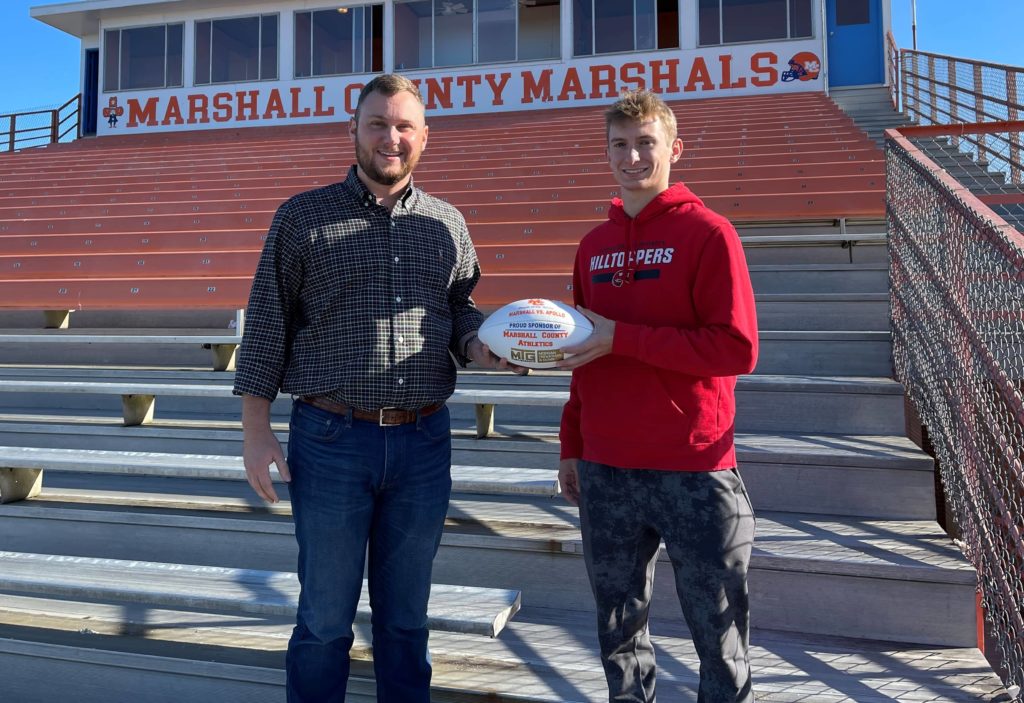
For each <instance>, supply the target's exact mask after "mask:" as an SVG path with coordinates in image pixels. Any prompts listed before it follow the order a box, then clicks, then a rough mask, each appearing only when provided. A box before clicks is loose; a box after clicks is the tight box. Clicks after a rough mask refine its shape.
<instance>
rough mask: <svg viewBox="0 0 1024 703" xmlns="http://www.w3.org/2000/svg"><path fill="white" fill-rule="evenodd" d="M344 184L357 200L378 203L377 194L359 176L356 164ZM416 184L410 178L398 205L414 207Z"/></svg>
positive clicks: (351, 168)
mask: <svg viewBox="0 0 1024 703" xmlns="http://www.w3.org/2000/svg"><path fill="white" fill-rule="evenodd" d="M342 185H343V186H344V187H345V189H346V190H347V191H348V192H349V194H351V195H352V197H353V198H355V199H356V201H357V202H360V203H362V204H363V205H376V204H377V196H375V195H374V194H373V193H371V192H370V190H369V189H368V188H367V187H366V184H365V183H363V181H362V179H360V178H359V171H358V169H357V168H356V166H354V165H353V166H351V167H350V168H349V170H348V176H347V177H346V178H345V180H344V181H343V183H342ZM417 190H418V189H417V188H416V185H415V184H414V183H413V179H412V178H410V179H409V185H408V186H407V187H406V189H405V192H403V193H402V195H401V196H399V198H398V203H397V207H401V208H402V209H404V210H409V209H411V208H412V206H413V204H414V203H415V202H416V198H415V194H416V192H417Z"/></svg>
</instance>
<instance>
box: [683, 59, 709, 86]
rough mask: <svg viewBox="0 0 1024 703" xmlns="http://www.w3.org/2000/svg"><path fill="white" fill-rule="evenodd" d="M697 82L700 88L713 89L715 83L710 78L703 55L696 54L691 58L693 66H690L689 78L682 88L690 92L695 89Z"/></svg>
mask: <svg viewBox="0 0 1024 703" xmlns="http://www.w3.org/2000/svg"><path fill="white" fill-rule="evenodd" d="M697 83H700V84H701V90H702V91H703V90H714V89H715V84H714V82H712V80H711V72H710V71H709V70H708V65H707V62H705V61H704V57H702V56H698V57H697V58H695V59H694V60H693V67H692V68H690V80H688V81H687V82H686V85H685V86H684V87H683V90H684V91H686V92H687V93H692V92H693V91H695V90H697Z"/></svg>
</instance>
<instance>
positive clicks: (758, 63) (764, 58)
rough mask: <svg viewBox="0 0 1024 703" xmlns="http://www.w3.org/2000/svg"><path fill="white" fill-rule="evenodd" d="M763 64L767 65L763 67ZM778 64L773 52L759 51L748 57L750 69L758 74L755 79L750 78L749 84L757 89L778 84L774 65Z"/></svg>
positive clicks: (777, 73) (777, 58)
mask: <svg viewBox="0 0 1024 703" xmlns="http://www.w3.org/2000/svg"><path fill="white" fill-rule="evenodd" d="M765 62H767V63H768V65H767V66H764V65H762V64H764V63H765ZM778 62H779V57H778V56H776V55H775V52H773V51H759V52H757V53H756V54H754V55H753V56H751V57H750V69H751V70H752V71H753V72H754V73H756V74H758V77H757V78H751V79H750V83H751V84H752V85H756V86H758V87H759V88H766V87H767V86H770V85H775V84H776V83H778V82H779V72H778V70H776V68H775V64H777V63H778Z"/></svg>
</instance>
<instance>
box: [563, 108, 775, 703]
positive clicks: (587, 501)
mask: <svg viewBox="0 0 1024 703" xmlns="http://www.w3.org/2000/svg"><path fill="white" fill-rule="evenodd" d="M605 117H606V125H607V137H608V147H607V148H608V162H609V164H610V165H611V169H612V173H613V174H614V176H615V180H616V181H617V182H618V184H619V185H620V186H621V192H622V196H621V199H616V200H614V201H613V202H612V207H611V210H610V213H609V219H608V221H607V222H606V223H604V224H602V225H600V226H599V227H597V228H596V229H594V230H593V231H591V232H590V233H589V234H588V235H587V236H586V237H585V238H584V239H583V241H582V242H581V243H580V247H579V251H578V252H577V255H576V263H575V268H574V273H573V295H574V296H575V302H576V303H577V305H578V306H579V307H580V309H581V311H582V312H583V313H584V314H586V315H587V317H589V318H590V319H591V321H592V322H594V334H593V335H592V336H591V337H590V338H589V339H588V340H587V341H586V342H584V343H582V344H580V345H577V346H576V347H574V348H567V349H566V351H567V352H570V353H575V354H576V355H575V356H572V357H571V358H569V359H567V360H566V361H564V362H562V363H561V364H560V366H562V368H567V369H573V377H572V385H571V388H570V393H569V402H568V403H567V404H566V406H565V410H564V411H563V415H562V427H561V442H562V450H561V457H562V460H561V462H560V465H559V481H560V483H561V486H562V491H563V493H564V495H565V497H566V499H567V500H568V501H569V502H570V503H573V504H574V505H579V508H580V522H581V527H582V532H583V548H584V556H585V561H586V566H587V573H588V575H589V577H590V583H591V586H592V588H593V591H594V598H595V600H596V603H597V623H598V638H599V640H600V644H601V659H602V663H603V664H604V670H605V675H606V678H607V680H608V688H609V700H610V701H644V702H650V701H654V700H655V662H654V649H653V647H652V646H651V641H650V637H649V634H648V628H647V621H648V612H649V608H650V599H651V593H652V586H653V579H654V566H655V563H656V560H657V557H658V551H659V543H660V542H661V541H662V540H664V542H665V546H666V551H667V553H668V556H669V558H670V560H671V563H672V568H673V570H674V572H675V579H676V592H677V594H678V596H679V602H680V604H681V605H682V609H683V615H684V617H685V619H686V623H687V625H688V626H689V629H690V633H691V636H692V637H693V641H694V645H695V647H696V650H697V653H698V655H699V656H700V691H699V694H698V701H700V703H726V702H727V701H728V702H730V703H732V702H734V701H735V702H738V703H739V702H741V703H746V702H747V701H752V700H753V694H752V692H751V683H750V666H749V658H748V653H747V650H748V601H747V566H748V563H749V561H750V549H751V544H752V543H753V539H754V515H753V511H752V509H751V506H750V501H749V499H748V498H747V493H746V490H745V488H744V487H743V482H742V481H741V480H740V476H739V474H738V473H737V472H736V451H735V447H734V445H733V420H734V418H735V406H736V404H735V387H736V376H737V374H743V373H749V372H750V371H752V370H753V368H754V363H755V361H756V359H757V321H756V317H755V312H754V296H753V293H752V291H751V288H750V276H749V274H748V272H747V266H746V261H745V259H744V256H743V250H742V247H741V245H740V241H739V237H738V236H737V235H736V231H735V229H733V227H732V225H731V224H730V223H729V221H728V220H726V219H725V218H724V217H722V216H720V215H717V214H716V213H714V212H712V211H711V210H709V209H708V208H706V207H705V206H704V204H703V203H702V202H701V201H700V199H699V198H697V196H695V195H694V194H693V193H692V192H690V191H689V190H688V189H687V188H686V186H684V185H683V184H682V183H676V184H674V185H672V186H670V185H669V171H670V170H671V168H672V164H673V163H675V162H676V161H677V160H678V159H679V156H680V155H681V154H682V151H683V143H682V141H681V140H680V139H679V138H678V137H677V136H676V120H675V116H674V115H673V114H672V111H671V110H670V109H669V108H668V106H666V105H665V103H664V102H662V101H661V99H659V98H658V97H657V96H656V95H654V94H653V93H650V92H647V91H635V92H631V93H627V94H625V95H623V97H622V98H621V99H620V100H619V101H618V102H616V103H615V104H614V105H613V106H612V107H611V108H610V109H609V110H608V111H607V113H606V115H605Z"/></svg>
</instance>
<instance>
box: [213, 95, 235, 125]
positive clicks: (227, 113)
mask: <svg viewBox="0 0 1024 703" xmlns="http://www.w3.org/2000/svg"><path fill="white" fill-rule="evenodd" d="M213 109H214V110H215V111H216V112H214V113H213V121H214V122H229V121H230V120H231V118H232V117H233V116H234V109H233V108H232V106H231V93H217V94H216V95H214V96H213Z"/></svg>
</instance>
